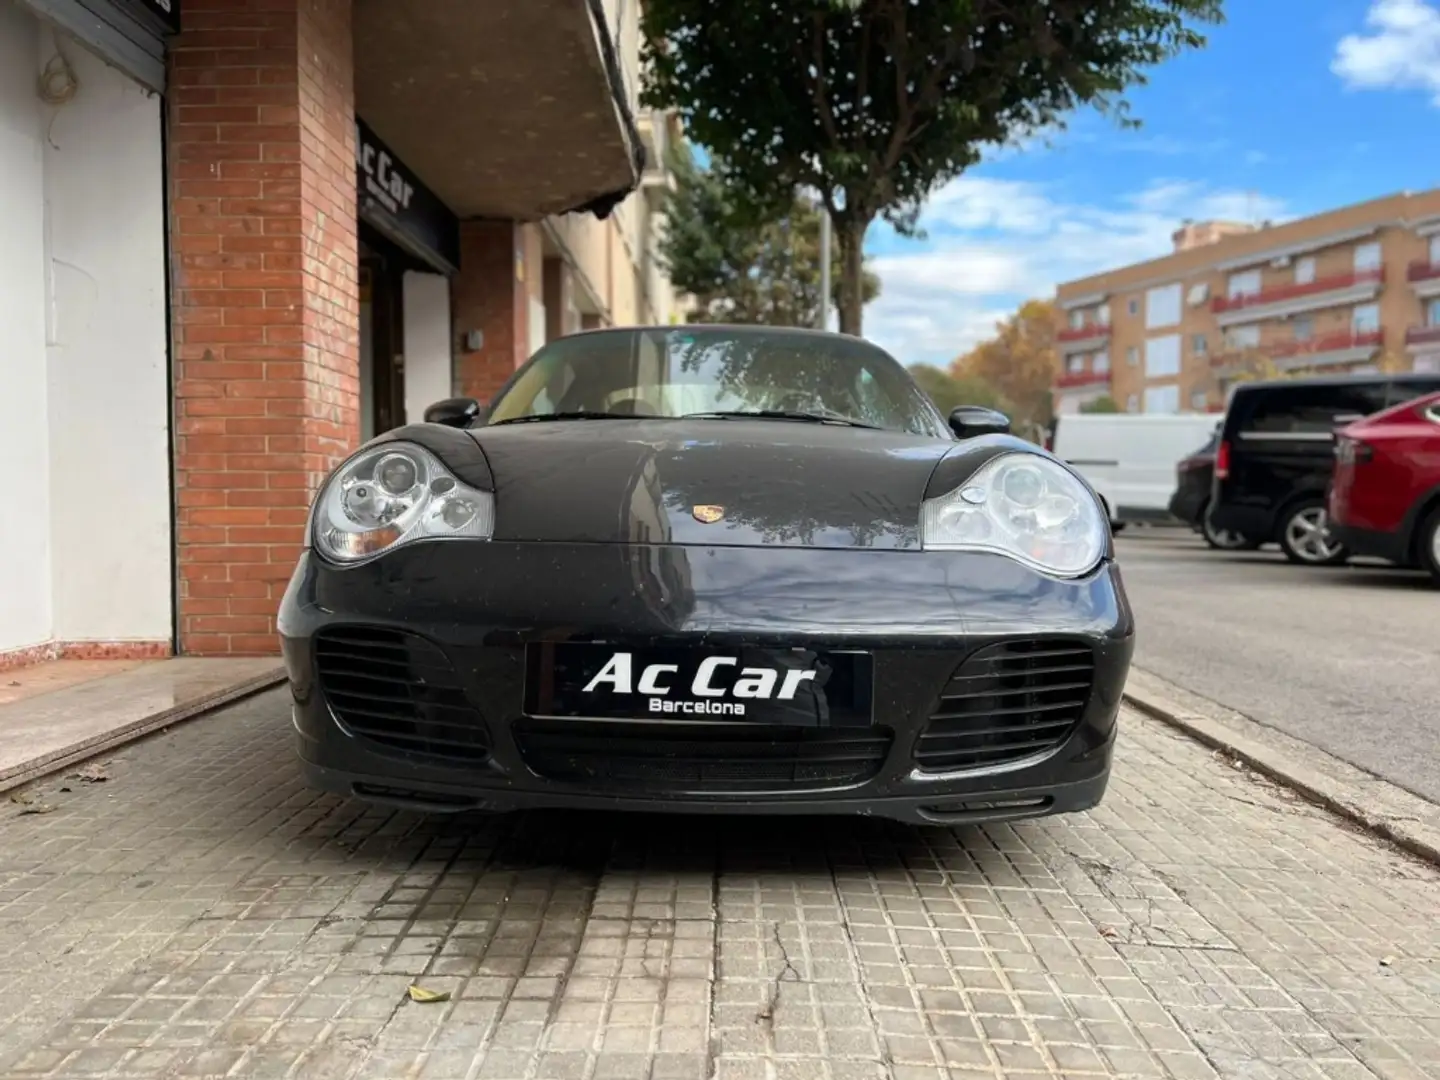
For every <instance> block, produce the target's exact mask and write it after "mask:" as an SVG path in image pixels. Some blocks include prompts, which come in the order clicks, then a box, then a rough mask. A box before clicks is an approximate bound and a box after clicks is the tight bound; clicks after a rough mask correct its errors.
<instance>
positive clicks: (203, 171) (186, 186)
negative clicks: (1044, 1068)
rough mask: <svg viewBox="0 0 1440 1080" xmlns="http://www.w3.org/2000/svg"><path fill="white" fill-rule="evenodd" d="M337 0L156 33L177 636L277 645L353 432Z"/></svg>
mask: <svg viewBox="0 0 1440 1080" xmlns="http://www.w3.org/2000/svg"><path fill="white" fill-rule="evenodd" d="M350 42H351V33H350V0H264V2H257V0H187V3H186V5H185V30H184V32H183V33H182V34H181V35H180V36H179V37H178V38H177V39H175V40H174V41H173V43H172V45H171V77H170V93H169V109H170V113H169V138H170V147H171V149H170V195H171V207H170V212H171V236H172V240H171V244H172V274H173V288H174V297H173V299H174V318H175V328H174V331H175V346H174V350H175V368H176V375H175V379H176V382H175V439H176V486H177V489H178V490H177V497H178V503H179V521H178V528H179V538H178V539H179V548H178V552H177V572H178V575H179V616H180V635H179V636H180V649H181V651H182V652H185V653H189V654H192V655H246V654H264V653H271V652H274V651H275V650H276V646H277V642H276V639H275V613H276V609H277V608H278V606H279V602H280V597H281V595H282V593H283V592H284V589H285V584H286V580H287V579H288V577H289V575H290V573H291V571H292V570H293V568H294V564H295V558H296V555H297V554H298V551H299V547H300V540H301V536H302V532H303V528H304V523H305V517H306V513H307V511H308V507H309V502H310V499H311V496H312V493H313V491H314V489H315V487H316V485H317V484H318V482H319V480H320V479H321V478H322V477H323V475H324V474H325V472H326V471H327V470H328V469H329V468H330V467H331V466H332V465H333V464H334V463H335V462H336V461H337V460H338V459H339V458H340V457H341V456H342V455H343V454H344V453H345V452H346V450H347V449H348V448H349V447H351V446H354V445H355V443H356V442H357V441H358V438H359V421H358V385H357V377H358V370H359V352H358V344H357V327H358V312H359V302H358V289H357V273H356V270H357V257H356V241H355V165H354V160H355V158H354V125H353V87H352V64H351V52H350Z"/></svg>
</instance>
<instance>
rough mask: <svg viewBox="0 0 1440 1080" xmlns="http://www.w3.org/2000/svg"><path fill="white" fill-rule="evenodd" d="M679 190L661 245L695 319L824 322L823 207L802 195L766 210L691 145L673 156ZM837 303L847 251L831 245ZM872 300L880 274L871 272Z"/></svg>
mask: <svg viewBox="0 0 1440 1080" xmlns="http://www.w3.org/2000/svg"><path fill="white" fill-rule="evenodd" d="M670 165H671V169H672V170H673V171H674V174H675V178H676V190H675V192H674V193H673V194H672V195H671V197H670V200H669V203H668V205H667V208H666V213H667V228H666V233H665V236H664V238H663V239H662V240H661V243H660V257H661V259H662V260H663V261H664V263H665V266H666V269H667V271H668V273H669V275H670V280H671V282H672V283H673V284H674V285H675V288H676V289H677V290H678V291H680V292H682V293H690V294H691V295H692V296H694V297H695V299H696V301H697V307H696V308H695V310H694V311H692V312H690V313H689V321H691V322H732V323H756V324H766V325H770V326H816V325H818V322H819V317H820V288H821V281H820V211H819V207H818V206H817V205H816V204H815V203H814V202H813V201H811V200H807V199H805V198H802V197H800V196H798V195H796V196H795V197H793V198H792V199H791V201H790V205H789V207H788V208H786V209H784V210H783V211H781V212H770V213H764V212H758V211H757V210H756V208H754V207H753V206H749V205H747V204H746V203H745V201H744V197H743V195H742V194H739V193H737V192H736V191H735V190H734V189H732V188H731V187H730V185H728V184H727V183H726V182H725V180H724V179H723V177H722V175H721V173H720V172H719V171H718V170H716V169H714V168H710V169H703V168H701V167H700V166H699V165H698V164H697V163H696V162H695V160H694V159H693V158H692V157H691V155H690V152H689V150H688V149H680V150H678V151H677V152H676V153H675V154H674V155H672V159H671V163H670ZM831 257H832V264H831V277H830V280H831V285H832V295H831V303H832V304H834V303H836V302H838V299H839V281H840V253H839V250H838V248H835V247H834V246H832V250H831ZM864 284H865V301H866V303H868V302H869V301H871V300H873V299H874V298H875V297H876V296H878V295H879V294H880V279H879V278H878V277H876V276H875V275H874V274H873V273H870V272H868V271H867V272H866V275H865V282H864Z"/></svg>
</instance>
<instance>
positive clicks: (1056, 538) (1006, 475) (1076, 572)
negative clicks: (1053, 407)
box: [920, 453, 1109, 577]
mask: <svg viewBox="0 0 1440 1080" xmlns="http://www.w3.org/2000/svg"><path fill="white" fill-rule="evenodd" d="M1108 534H1109V529H1108V527H1107V525H1106V522H1105V514H1104V511H1103V510H1102V509H1101V507H1100V502H1099V500H1098V499H1096V498H1095V496H1094V495H1093V494H1092V493H1091V492H1090V489H1089V488H1087V487H1086V486H1085V485H1084V483H1082V482H1081V481H1080V480H1079V479H1077V478H1076V477H1075V475H1074V474H1073V473H1071V472H1069V471H1068V470H1066V469H1065V468H1063V467H1062V466H1060V465H1058V464H1056V463H1055V462H1053V461H1051V460H1050V459H1049V458H1043V457H1040V456H1038V455H1036V454H1023V453H1011V454H1002V455H1000V456H999V457H997V458H995V459H994V460H992V461H990V462H987V463H986V464H985V465H983V466H982V467H981V468H980V469H978V470H976V472H975V474H974V475H973V476H972V477H970V479H968V480H966V481H965V482H964V483H963V484H961V485H960V486H959V487H958V488H956V489H955V490H954V491H951V492H949V493H948V494H945V495H940V496H938V497H936V498H934V499H926V500H925V502H924V503H923V504H921V508H920V540H921V544H922V545H923V546H924V547H925V548H927V549H930V550H940V551H946V550H948V551H991V552H995V553H996V554H999V555H1008V556H1009V557H1010V558H1012V559H1016V560H1018V561H1020V562H1022V563H1024V564H1025V565H1027V566H1030V567H1032V568H1034V569H1036V570H1041V571H1043V572H1045V573H1047V574H1054V575H1056V576H1058V577H1079V576H1080V575H1082V574H1086V573H1089V572H1090V571H1091V570H1093V569H1094V568H1095V565H1096V564H1097V563H1098V562H1099V561H1100V559H1101V557H1102V556H1103V555H1104V553H1105V541H1106V537H1107V536H1108Z"/></svg>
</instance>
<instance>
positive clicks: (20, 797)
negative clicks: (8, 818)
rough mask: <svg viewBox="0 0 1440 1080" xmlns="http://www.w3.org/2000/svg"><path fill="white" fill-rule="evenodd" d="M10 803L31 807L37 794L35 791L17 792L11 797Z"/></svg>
mask: <svg viewBox="0 0 1440 1080" xmlns="http://www.w3.org/2000/svg"><path fill="white" fill-rule="evenodd" d="M10 801H11V802H13V803H18V804H19V805H21V806H29V805H30V804H31V803H33V802H34V801H35V793H34V792H33V791H17V792H16V793H15V794H14V795H11V796H10Z"/></svg>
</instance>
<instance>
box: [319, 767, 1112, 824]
mask: <svg viewBox="0 0 1440 1080" xmlns="http://www.w3.org/2000/svg"><path fill="white" fill-rule="evenodd" d="M300 764H301V769H302V770H303V772H304V774H305V779H306V781H307V782H308V783H309V784H310V785H311V786H312V787H315V788H319V789H320V790H322V791H328V792H331V793H332V794H335V795H343V796H346V797H350V798H357V799H361V800H364V801H366V802H372V803H377V804H380V805H385V806H392V807H395V808H396V809H401V810H413V811H417V812H420V813H450V814H455V813H464V812H467V811H472V812H473V811H482V812H486V813H496V814H504V813H512V812H515V811H520V810H546V809H563V810H581V811H585V810H588V811H625V812H631V813H652V814H654V813H665V814H707V815H717V814H718V815H725V816H734V815H742V814H743V815H752V816H753V815H788V816H861V817H876V818H885V819H888V820H892V821H899V822H905V823H908V824H912V825H978V824H984V823H987V822H996V821H1018V820H1022V819H1026V818H1037V817H1047V816H1049V815H1051V814H1072V813H1078V812H1080V811H1082V810H1089V809H1091V808H1092V807H1095V806H1098V805H1099V804H1100V801H1101V799H1103V798H1104V796H1105V789H1106V787H1107V785H1108V784H1109V782H1110V764H1109V761H1108V758H1107V760H1106V764H1105V766H1104V768H1103V770H1101V771H1100V772H1098V773H1096V774H1094V775H1092V776H1090V777H1087V778H1086V779H1083V780H1076V781H1071V782H1068V783H1058V784H1047V785H1045V786H1043V787H1031V788H1016V789H1014V790H1004V791H993V790H989V791H976V792H974V793H972V794H968V795H967V794H954V793H950V794H940V793H927V794H915V795H911V794H906V795H887V796H874V795H870V796H859V797H857V796H854V795H850V796H847V795H845V794H835V795H830V794H826V793H823V792H817V793H815V795H814V796H813V797H800V798H796V797H791V798H785V799H773V798H765V797H763V796H761V797H757V798H753V799H746V800H744V801H740V800H736V799H724V800H721V799H706V798H703V797H694V798H686V797H684V796H669V797H666V796H651V797H647V798H630V797H625V796H614V795H597V794H580V793H575V792H569V791H564V792H562V791H554V792H547V791H544V790H517V789H511V788H503V789H486V790H485V791H484V792H483V793H482V792H478V791H477V790H476V789H475V788H474V787H467V786H459V785H456V786H450V785H446V784H442V783H437V782H434V781H430V780H427V781H425V782H424V784H423V786H416V785H415V784H414V782H412V781H407V780H401V779H397V778H394V777H384V776H363V775H359V774H356V773H352V772H342V771H340V770H338V769H330V768H326V767H325V766H323V765H317V764H316V763H315V762H313V761H311V760H309V759H308V758H306V757H305V755H304V753H303V751H302V753H301V757H300Z"/></svg>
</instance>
